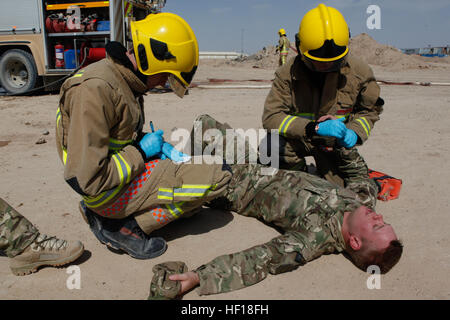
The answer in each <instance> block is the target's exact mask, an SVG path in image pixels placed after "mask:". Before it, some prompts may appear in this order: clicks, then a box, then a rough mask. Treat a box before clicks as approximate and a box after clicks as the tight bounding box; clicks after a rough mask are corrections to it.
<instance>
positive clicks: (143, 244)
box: [79, 201, 167, 259]
mask: <svg viewBox="0 0 450 320" xmlns="http://www.w3.org/2000/svg"><path fill="white" fill-rule="evenodd" d="M79 208H80V212H81V214H82V216H83V218H84V219H85V220H86V221H87V223H88V224H89V227H90V228H91V231H92V233H94V235H95V236H96V237H97V239H98V240H99V241H100V242H101V243H103V244H105V245H107V246H108V247H110V248H112V249H114V250H121V251H125V252H126V253H128V254H129V255H130V256H132V257H133V258H136V259H152V258H156V257H158V256H160V255H162V254H163V253H164V252H165V251H166V249H167V243H166V241H165V240H164V239H163V238H160V237H149V236H148V235H147V234H146V233H145V232H144V231H142V229H141V228H140V227H139V225H138V224H137V222H136V220H135V219H134V218H133V217H129V218H126V219H121V220H114V219H107V218H104V217H102V216H100V215H98V214H96V213H95V212H93V211H92V210H90V209H89V208H87V207H86V206H85V205H84V203H83V201H81V202H80V206H79Z"/></svg>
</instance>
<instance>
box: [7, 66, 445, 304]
mask: <svg viewBox="0 0 450 320" xmlns="http://www.w3.org/2000/svg"><path fill="white" fill-rule="evenodd" d="M214 65H215V64H214V63H202V64H201V65H200V68H199V72H198V74H197V75H196V79H195V81H204V80H206V79H207V78H227V79H237V80H245V79H266V80H270V79H272V77H273V71H274V70H265V69H254V68H251V66H245V67H238V66H224V65H221V66H220V68H219V67H215V66H214ZM374 70H375V73H376V76H377V77H378V78H380V79H384V80H395V81H399V80H404V81H412V80H414V81H441V82H450V72H449V71H450V68H446V67H445V66H444V65H442V68H434V69H432V70H406V71H404V72H389V71H388V70H386V69H382V68H380V67H374ZM268 91H269V90H268V89H253V90H242V89H228V90H224V89H222V90H217V89H214V90H212V89H198V88H196V89H192V90H191V91H190V94H189V95H188V96H186V97H185V99H183V100H180V99H179V98H177V97H176V96H175V95H173V94H171V93H166V94H152V95H148V96H146V98H145V102H146V117H147V120H153V122H154V124H155V126H156V128H157V129H164V130H165V132H166V136H168V135H169V133H170V130H171V129H172V128H174V127H177V128H186V129H189V128H190V127H191V124H192V121H193V120H194V119H195V117H196V116H197V115H199V114H203V113H208V114H210V115H212V116H213V117H215V118H217V119H218V120H222V121H226V122H228V123H229V124H230V125H232V126H233V127H235V128H245V129H246V128H259V127H260V126H261V120H260V119H261V114H262V108H263V104H264V100H265V97H266V95H267V93H268ZM382 96H383V98H384V99H385V101H386V105H385V111H384V113H383V114H382V116H381V120H380V121H379V122H378V123H377V124H376V127H375V129H374V130H373V131H372V136H371V138H370V139H369V140H368V142H367V143H366V144H365V145H364V146H363V147H361V148H360V152H361V153H362V154H363V156H364V157H365V159H366V161H367V162H368V163H369V166H370V167H371V168H373V169H376V170H380V171H383V172H386V173H388V174H391V175H393V176H396V177H398V178H401V179H403V183H404V184H403V189H402V191H401V195H400V198H399V199H397V200H394V201H390V202H387V203H382V202H379V204H378V206H377V211H379V212H381V213H383V214H384V215H385V219H386V220H387V221H388V222H389V223H391V224H392V225H393V226H394V227H395V229H396V231H397V234H398V235H399V236H400V238H401V239H402V240H403V242H404V245H405V250H404V255H403V257H402V259H401V261H400V262H399V264H398V265H397V266H396V267H395V268H394V269H393V270H392V271H391V272H390V273H388V274H387V275H385V276H382V278H381V289H379V290H369V289H368V288H367V286H366V281H367V278H368V274H366V273H364V272H362V271H359V270H358V269H356V268H355V267H354V266H353V265H352V264H351V263H350V262H349V261H348V260H347V259H345V258H344V257H343V256H342V255H329V256H324V257H321V258H320V259H317V260H315V261H313V262H311V263H309V264H307V265H305V266H304V267H301V268H299V269H297V270H295V271H293V272H288V273H285V274H281V275H277V276H269V277H268V278H267V279H266V280H264V281H262V282H260V283H259V284H257V285H254V286H252V287H249V288H246V289H244V290H240V291H235V292H231V293H227V294H221V295H212V296H206V297H199V296H198V295H197V293H196V291H192V292H190V293H189V294H187V295H186V296H185V299H449V298H450V278H449V277H448V273H449V271H450V250H449V249H450V237H449V231H448V228H449V225H450V216H449V209H450V208H449V204H450V201H449V196H448V194H447V191H448V188H449V183H448V181H450V170H449V167H448V163H449V162H450V150H449V149H450V128H449V126H448V123H447V121H448V120H449V119H450V90H449V87H437V86H436V87H434V86H433V87H422V86H386V85H383V86H382ZM57 103H58V95H41V96H34V97H0V128H1V129H0V141H10V143H9V144H7V145H6V146H4V144H5V143H2V144H0V196H1V197H2V198H4V199H5V200H6V201H8V202H9V203H10V204H11V205H13V206H14V207H15V208H17V209H18V210H19V211H20V212H21V213H22V214H23V215H25V216H26V217H27V218H28V219H30V220H31V221H32V222H33V223H35V224H36V225H37V226H38V227H39V229H40V230H41V232H43V233H48V234H55V235H57V236H60V237H64V238H66V239H79V240H81V241H82V242H83V243H84V245H85V248H86V252H85V254H84V255H83V256H82V257H81V258H80V259H79V260H77V261H76V264H77V265H78V266H79V267H80V270H81V289H80V290H76V289H74V290H69V289H67V287H66V280H67V279H68V277H69V274H67V273H66V271H67V269H66V268H60V269H55V268H43V269H41V270H40V271H39V272H37V273H35V274H32V275H29V276H25V277H16V276H14V275H12V274H11V273H10V270H9V264H8V258H6V257H0V299H145V298H147V296H148V293H149V284H150V281H151V278H152V275H153V274H152V267H153V266H154V265H155V264H157V263H160V262H164V261H170V260H183V261H185V262H186V263H187V264H188V266H189V267H190V268H194V267H197V266H199V265H201V264H202V263H205V262H208V261H210V260H211V259H213V258H214V257H216V256H217V255H219V254H225V253H231V252H235V251H239V250H243V249H246V248H249V247H251V246H253V245H256V244H260V243H263V242H266V241H268V240H270V239H271V238H273V237H274V236H277V235H278V233H277V231H275V230H274V229H271V228H270V227H268V226H266V225H264V224H262V223H260V222H258V221H257V220H255V219H252V218H245V217H241V216H239V215H237V214H234V213H227V212H221V211H212V210H206V209H205V210H203V211H202V212H200V213H199V214H198V215H196V216H194V217H192V218H190V219H185V220H179V221H177V222H175V223H173V224H171V225H169V226H167V227H165V229H162V230H161V232H160V234H161V235H163V236H164V237H165V238H166V239H167V241H168V245H169V246H168V250H167V252H166V253H165V254H164V255H162V256H161V257H158V258H156V259H154V260H147V261H140V260H135V259H133V258H131V257H129V256H128V255H126V254H122V255H119V254H116V253H113V252H111V251H109V250H108V249H107V248H106V247H105V246H104V245H102V244H100V243H99V242H98V241H97V240H96V238H95V237H94V235H93V234H92V233H91V231H90V230H89V228H88V226H87V225H86V224H85V223H84V221H83V220H82V219H81V216H80V214H79V212H78V209H77V204H78V201H79V198H78V196H77V195H76V194H75V193H74V192H73V191H72V190H71V189H70V188H69V186H68V185H67V184H66V183H65V182H64V180H63V175H62V174H63V168H62V165H61V163H60V161H59V159H58V157H57V153H56V149H55V137H54V123H55V111H56V107H57ZM146 129H147V130H148V126H147V127H146ZM47 130H48V131H49V132H50V134H49V135H42V134H43V132H45V131H47ZM41 137H43V138H45V139H46V141H47V143H45V144H35V142H36V141H37V140H38V139H39V138H41Z"/></svg>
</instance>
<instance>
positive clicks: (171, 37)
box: [130, 12, 198, 97]
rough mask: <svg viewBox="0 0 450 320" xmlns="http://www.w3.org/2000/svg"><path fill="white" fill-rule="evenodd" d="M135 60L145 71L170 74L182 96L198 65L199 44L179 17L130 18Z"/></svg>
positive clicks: (171, 82) (172, 84) (145, 72)
mask: <svg viewBox="0 0 450 320" xmlns="http://www.w3.org/2000/svg"><path fill="white" fill-rule="evenodd" d="M130 27H131V35H132V40H133V48H134V52H135V55H136V62H137V65H138V68H139V71H141V72H142V73H143V74H146V75H154V74H157V73H165V72H167V73H169V74H170V75H169V84H170V86H171V87H172V89H173V90H174V92H175V93H176V94H177V95H178V96H180V97H182V96H183V95H184V93H185V92H186V90H187V87H188V86H189V84H190V83H191V81H192V78H193V77H194V74H195V71H196V70H197V66H198V43H197V39H196V38H195V34H194V32H193V31H192V29H191V27H190V26H189V24H188V23H187V22H186V21H185V20H183V18H181V17H180V16H178V15H176V14H173V13H168V12H163V13H154V14H150V15H148V16H147V17H146V18H145V19H143V20H140V21H131V23H130Z"/></svg>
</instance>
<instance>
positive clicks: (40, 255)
mask: <svg viewBox="0 0 450 320" xmlns="http://www.w3.org/2000/svg"><path fill="white" fill-rule="evenodd" d="M83 252H84V246H83V244H82V243H81V242H80V241H66V240H63V239H58V238H56V237H54V236H47V235H45V234H40V235H39V236H38V237H37V238H36V240H34V242H32V243H31V244H30V245H29V246H28V247H27V248H26V249H25V250H24V251H23V252H22V253H21V254H19V255H17V256H15V257H14V258H11V259H10V268H11V271H12V273H13V274H15V275H16V276H23V275H27V274H30V273H32V272H36V271H37V269H38V268H39V267H41V266H52V267H60V266H63V265H66V264H68V263H71V262H73V261H75V260H76V259H78V258H79V257H80V256H81V255H82V254H83Z"/></svg>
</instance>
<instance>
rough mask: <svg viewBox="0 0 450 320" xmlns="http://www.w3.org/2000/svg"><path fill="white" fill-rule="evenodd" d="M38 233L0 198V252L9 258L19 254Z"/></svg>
mask: <svg viewBox="0 0 450 320" xmlns="http://www.w3.org/2000/svg"><path fill="white" fill-rule="evenodd" d="M38 235H39V231H38V230H37V229H36V228H35V227H34V226H33V224H32V223H31V222H30V221H28V220H27V219H26V218H25V217H24V216H22V215H21V214H20V213H19V212H17V211H16V210H14V208H12V207H11V206H10V205H9V204H8V203H6V201H4V200H3V199H1V198H0V250H2V251H4V252H5V253H6V255H7V256H8V257H9V258H14V257H15V256H17V255H19V254H21V253H22V252H23V251H24V250H25V249H26V248H27V247H28V246H29V245H30V244H31V243H32V242H33V241H34V240H35V239H36V238H37V236H38Z"/></svg>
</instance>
